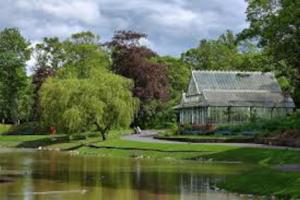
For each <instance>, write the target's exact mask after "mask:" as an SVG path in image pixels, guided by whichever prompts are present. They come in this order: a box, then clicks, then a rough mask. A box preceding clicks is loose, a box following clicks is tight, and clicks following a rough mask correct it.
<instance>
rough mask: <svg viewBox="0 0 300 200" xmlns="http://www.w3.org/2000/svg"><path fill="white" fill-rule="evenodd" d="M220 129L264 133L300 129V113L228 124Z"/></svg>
mask: <svg viewBox="0 0 300 200" xmlns="http://www.w3.org/2000/svg"><path fill="white" fill-rule="evenodd" d="M220 129H230V130H231V131H233V132H242V131H256V132H259V133H262V134H267V133H280V132H284V131H287V130H293V129H294V130H300V113H299V112H296V113H294V114H292V115H291V116H288V117H284V118H276V119H259V120H256V121H253V122H249V123H245V124H241V125H227V126H222V127H220Z"/></svg>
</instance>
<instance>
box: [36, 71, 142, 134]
mask: <svg viewBox="0 0 300 200" xmlns="http://www.w3.org/2000/svg"><path fill="white" fill-rule="evenodd" d="M132 87H133V83H132V81H130V80H128V79H126V78H123V77H121V76H119V75H115V74H113V73H111V72H109V71H106V70H93V71H92V73H90V76H89V77H88V78H84V79H79V78H76V77H73V78H72V77H68V78H63V79H61V78H49V79H48V80H47V81H46V82H45V83H44V84H43V86H42V88H41V91H40V96H41V99H40V101H41V108H42V118H43V123H44V124H45V125H46V126H48V127H50V126H54V127H56V128H57V129H58V130H60V131H65V132H68V133H80V132H82V131H86V130H91V128H92V127H96V130H97V131H99V132H100V133H101V136H102V138H103V140H106V136H107V133H108V132H109V130H111V129H112V128H113V127H128V126H129V125H130V123H131V122H132V120H133V118H134V115H135V113H136V112H137V108H138V101H137V99H136V98H134V97H133V95H132V92H131V91H132Z"/></svg>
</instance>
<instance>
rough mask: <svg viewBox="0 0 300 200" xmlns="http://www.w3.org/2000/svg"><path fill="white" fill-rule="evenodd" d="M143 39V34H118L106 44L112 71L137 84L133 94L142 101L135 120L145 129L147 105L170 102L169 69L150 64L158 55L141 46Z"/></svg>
mask: <svg viewBox="0 0 300 200" xmlns="http://www.w3.org/2000/svg"><path fill="white" fill-rule="evenodd" d="M143 38H146V35H145V34H142V33H136V32H132V31H118V32H116V33H115V35H114V36H113V38H112V41H111V42H109V43H107V44H106V45H107V46H108V47H109V48H110V49H111V50H112V61H113V64H112V70H113V71H114V72H116V73H117V74H120V75H122V76H125V77H127V78H130V79H132V80H133V81H134V89H133V93H134V95H135V96H136V97H138V98H139V99H140V101H141V109H140V112H139V115H138V116H137V118H138V120H136V121H138V122H139V124H140V125H142V126H143V121H144V120H146V118H147V117H149V116H145V113H144V110H146V106H147V103H148V102H151V101H159V102H166V101H167V100H168V99H169V83H168V77H167V68H166V66H165V65H164V64H161V63H155V62H152V61H151V58H154V57H155V56H157V54H156V53H155V52H153V51H152V50H151V49H149V48H147V47H145V46H142V45H140V40H141V39H143Z"/></svg>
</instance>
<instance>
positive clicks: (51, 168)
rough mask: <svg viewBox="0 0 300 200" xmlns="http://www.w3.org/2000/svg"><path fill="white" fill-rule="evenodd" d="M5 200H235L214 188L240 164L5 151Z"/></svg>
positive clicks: (1, 161) (1, 193) (1, 194)
mask: <svg viewBox="0 0 300 200" xmlns="http://www.w3.org/2000/svg"><path fill="white" fill-rule="evenodd" d="M0 167H1V168H0V172H1V175H0V180H2V181H1V183H0V199H1V200H8V199H9V200H19V199H20V200H21V199H22V200H42V199H43V200H54V199H55V200H57V199H72V200H79V199H85V200H90V199H92V200H94V199H105V200H106V199H109V200H135V199H138V200H139V199H141V200H177V199H178V200H179V199H180V200H183V199H184V200H194V199H196V200H197V199H201V200H206V199H212V200H227V199H228V200H235V199H247V197H245V196H244V197H241V196H240V195H236V194H231V193H226V192H223V191H218V190H215V189H213V188H214V187H213V186H214V185H215V183H216V182H218V181H222V180H224V179H226V178H227V177H228V176H229V175H232V174H234V173H237V172H239V171H240V170H241V169H242V168H244V167H243V166H240V165H238V164H203V163H202V164H201V163H199V162H192V161H156V160H136V159H114V158H101V157H92V156H79V155H71V154H68V153H60V152H43V151H29V150H9V149H2V150H0Z"/></svg>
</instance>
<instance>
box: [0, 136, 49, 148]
mask: <svg viewBox="0 0 300 200" xmlns="http://www.w3.org/2000/svg"><path fill="white" fill-rule="evenodd" d="M46 137H49V136H46V135H18V136H10V135H5V136H4V135H0V147H16V146H18V145H19V144H21V143H22V142H26V141H34V140H38V139H42V138H46Z"/></svg>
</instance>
